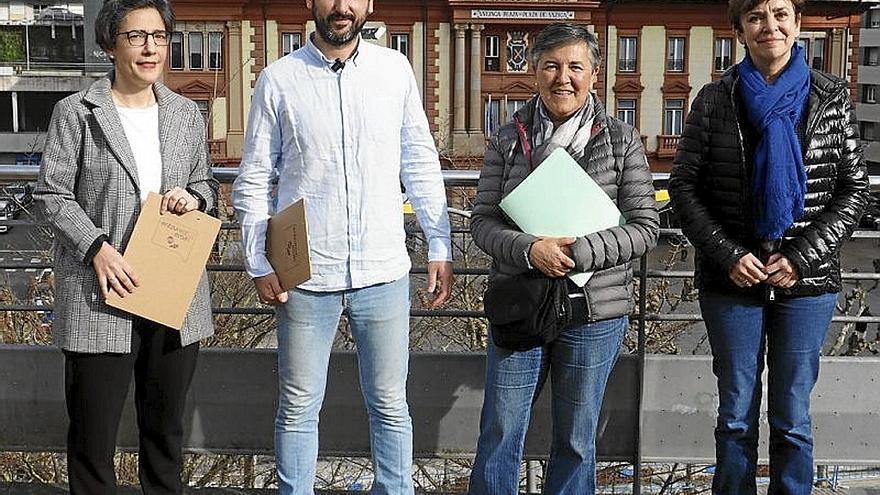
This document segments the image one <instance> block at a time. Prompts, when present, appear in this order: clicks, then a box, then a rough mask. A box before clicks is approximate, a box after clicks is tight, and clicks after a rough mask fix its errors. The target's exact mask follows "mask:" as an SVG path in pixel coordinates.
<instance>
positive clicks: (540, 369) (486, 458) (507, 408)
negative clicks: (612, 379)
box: [468, 317, 627, 495]
mask: <svg viewBox="0 0 880 495" xmlns="http://www.w3.org/2000/svg"><path fill="white" fill-rule="evenodd" d="M626 326H627V318H626V317H621V318H615V319H613V320H605V321H601V322H598V323H592V324H586V325H574V326H571V327H569V328H568V329H566V330H565V331H564V332H563V333H562V334H561V335H560V336H559V337H558V338H557V339H556V340H555V341H553V342H551V343H550V344H549V345H546V346H544V347H538V348H535V349H531V350H529V351H524V352H513V351H508V350H506V349H499V348H498V347H495V346H494V345H493V344H492V343H491V341H490V343H489V349H488V352H487V361H486V395H485V399H484V401H483V412H482V415H481V418H480V440H479V443H478V445H477V458H476V459H475V460H474V469H473V471H472V472H471V480H470V488H469V491H468V493H470V494H471V495H516V494H517V493H519V468H520V463H521V461H522V454H523V442H524V441H525V437H526V430H527V429H528V426H529V416H530V414H531V406H532V405H533V404H534V403H535V401H536V400H537V398H538V395H539V394H540V393H541V388H542V387H543V385H544V382H545V381H546V379H547V375H548V372H549V374H550V379H551V383H552V385H553V387H552V391H553V400H552V406H551V407H552V415H553V442H552V446H551V448H550V465H549V467H548V472H547V478H546V480H545V482H544V493H548V494H554V495H563V494H572V495H588V494H592V493H594V491H595V486H596V424H597V423H598V420H599V411H600V409H601V407H602V398H603V396H604V394H605V384H606V383H607V382H608V376H609V375H610V374H611V368H613V367H614V363H615V362H616V361H617V356H618V353H619V352H620V344H621V343H622V342H623V336H624V334H625V333H626Z"/></svg>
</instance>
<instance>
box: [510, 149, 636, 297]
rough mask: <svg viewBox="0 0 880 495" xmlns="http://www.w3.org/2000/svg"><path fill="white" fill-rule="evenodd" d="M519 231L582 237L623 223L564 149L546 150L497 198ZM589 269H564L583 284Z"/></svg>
mask: <svg viewBox="0 0 880 495" xmlns="http://www.w3.org/2000/svg"><path fill="white" fill-rule="evenodd" d="M501 209H502V210H504V213H506V214H507V216H509V217H510V219H511V220H513V221H514V223H516V225H517V227H519V228H520V229H521V230H522V231H523V232H525V233H527V234H532V235H535V236H539V237H583V236H585V235H587V234H592V233H594V232H598V231H600V230H605V229H608V228H611V227H616V226H618V225H623V224H624V223H626V219H625V218H624V217H623V215H622V214H621V213H620V210H618V209H617V205H615V204H614V202H613V201H611V198H609V197H608V195H607V194H605V191H603V190H602V188H601V187H599V184H596V181H594V180H593V179H592V178H591V177H590V176H589V174H587V172H585V171H584V169H582V168H581V166H580V165H578V163H577V162H576V161H574V159H573V158H572V157H571V155H569V154H568V152H566V151H565V150H564V149H562V148H558V149H556V151H554V152H553V153H550V156H548V157H547V158H546V159H545V160H544V161H543V162H541V164H540V165H539V166H538V167H537V168H535V170H534V171H533V172H532V173H531V174H529V176H528V177H526V178H525V180H523V181H522V182H521V183H520V184H519V185H518V186H516V188H514V190H513V191H511V192H510V194H508V195H507V196H505V197H504V199H502V200H501ZM592 275H593V272H574V271H572V272H569V274H568V276H569V278H571V280H572V281H573V282H574V283H576V284H577V285H578V287H583V286H584V285H585V284H586V283H587V281H588V280H589V279H590V276H592Z"/></svg>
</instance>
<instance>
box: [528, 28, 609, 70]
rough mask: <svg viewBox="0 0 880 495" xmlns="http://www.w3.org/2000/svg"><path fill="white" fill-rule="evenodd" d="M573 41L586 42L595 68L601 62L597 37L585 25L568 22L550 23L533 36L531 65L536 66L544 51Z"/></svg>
mask: <svg viewBox="0 0 880 495" xmlns="http://www.w3.org/2000/svg"><path fill="white" fill-rule="evenodd" d="M573 43H586V45H587V48H589V50H590V62H591V63H592V64H593V69H594V70H595V69H596V68H597V67H599V65H601V64H602V53H601V52H600V51H599V39H598V38H596V35H595V34H593V33H591V32H590V30H588V29H587V28H586V27H584V26H581V25H579V24H573V23H570V22H559V23H556V24H550V25H549V26H547V27H545V28H544V29H542V30H541V31H540V32H539V33H538V35H537V36H536V37H535V42H534V43H533V44H532V51H531V59H532V65H534V66H535V67H537V66H538V61H539V60H541V56H542V55H544V53H546V52H548V51H550V50H553V49H554V48H557V47H560V46H566V45H571V44H573Z"/></svg>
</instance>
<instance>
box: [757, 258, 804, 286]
mask: <svg viewBox="0 0 880 495" xmlns="http://www.w3.org/2000/svg"><path fill="white" fill-rule="evenodd" d="M764 272H765V273H766V274H767V275H768V278H767V283H768V284H770V285H772V286H775V287H779V288H781V289H788V288H789V287H791V286H793V285H794V284H795V283H796V282H797V281H798V271H797V268H796V267H795V266H794V265H793V264H791V261H789V259H788V258H786V257H785V256H784V255H783V254H781V253H773V254H771V255H770V258H769V259H768V260H767V266H765V267H764Z"/></svg>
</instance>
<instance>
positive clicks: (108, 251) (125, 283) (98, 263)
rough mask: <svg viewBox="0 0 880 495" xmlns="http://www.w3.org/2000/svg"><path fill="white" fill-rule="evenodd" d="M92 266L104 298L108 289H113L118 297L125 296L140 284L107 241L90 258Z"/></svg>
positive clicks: (108, 291) (108, 292)
mask: <svg viewBox="0 0 880 495" xmlns="http://www.w3.org/2000/svg"><path fill="white" fill-rule="evenodd" d="M92 266H93V267H94V268H95V275H97V277H98V286H99V287H100V288H101V295H103V296H104V299H107V296H108V295H110V289H113V291H114V292H116V293H117V294H118V295H119V297H125V296H127V295H128V294H131V293H133V292H134V290H135V288H137V287H138V286H139V285H140V284H141V281H140V279H139V278H138V277H137V275H135V273H134V270H133V269H132V268H131V266H130V265H129V264H128V262H127V261H125V258H123V257H122V255H121V254H119V251H117V250H116V248H114V247H113V246H111V245H110V244H109V243H107V242H105V243H104V244H102V245H101V249H99V250H98V253H97V254H96V255H95V257H94V258H92Z"/></svg>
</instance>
